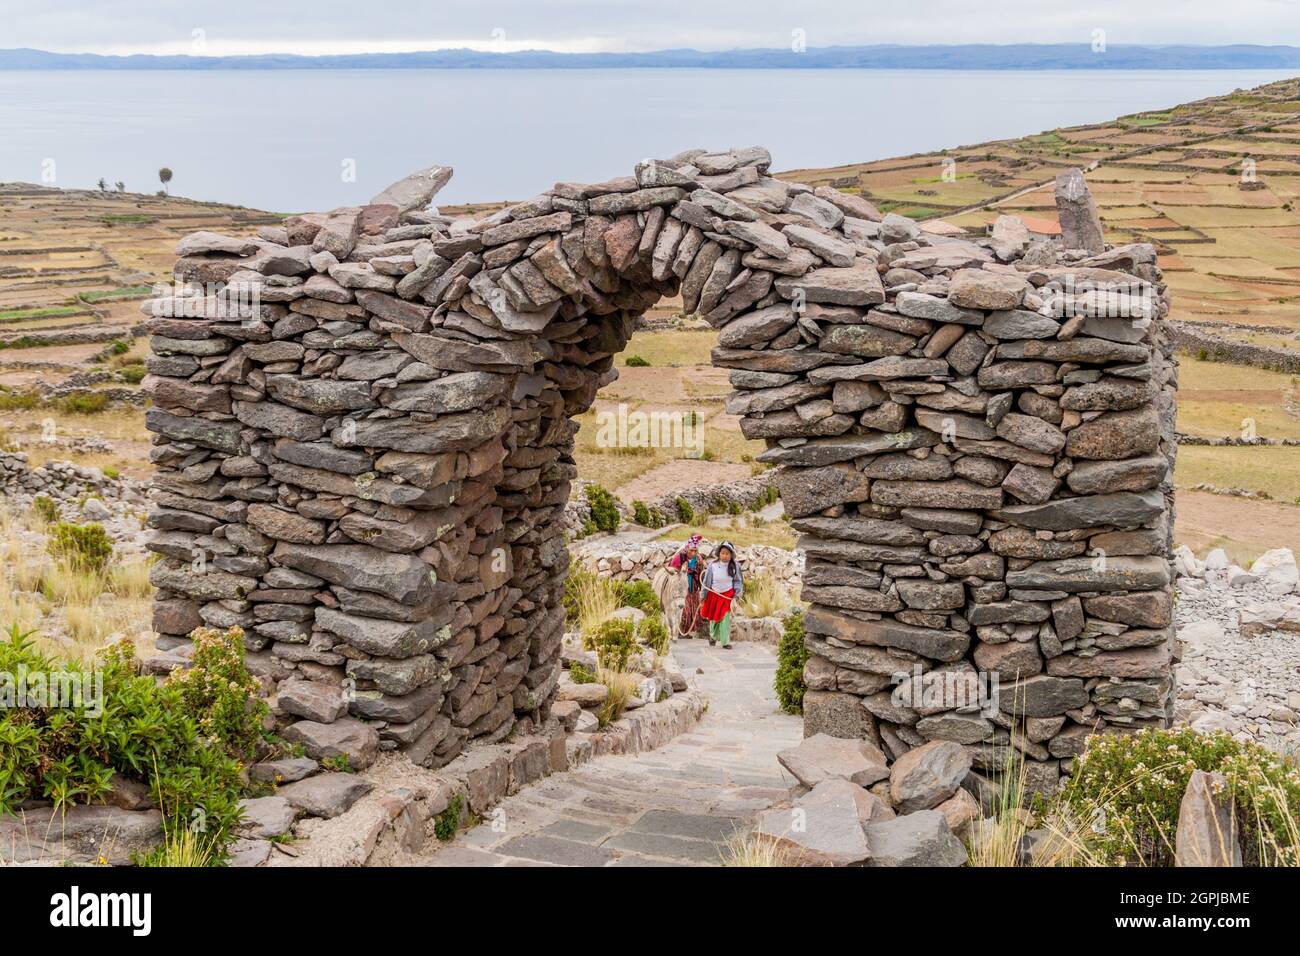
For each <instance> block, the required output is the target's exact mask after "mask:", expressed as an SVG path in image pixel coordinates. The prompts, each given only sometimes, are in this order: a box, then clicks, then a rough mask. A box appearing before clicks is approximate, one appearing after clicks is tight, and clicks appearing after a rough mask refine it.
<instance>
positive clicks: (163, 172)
mask: <svg viewBox="0 0 1300 956" xmlns="http://www.w3.org/2000/svg"><path fill="white" fill-rule="evenodd" d="M158 181H159V182H161V183H162V184H163V192H164V193H166V192H167V184H168V183H169V182H171V181H172V171H171V170H170V169H168V168H167V167H166V166H164V167H163V168H162V169H160V170H158Z"/></svg>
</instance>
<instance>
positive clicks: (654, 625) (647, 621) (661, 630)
mask: <svg viewBox="0 0 1300 956" xmlns="http://www.w3.org/2000/svg"><path fill="white" fill-rule="evenodd" d="M636 637H637V640H639V641H640V642H641V643H642V644H644V645H645V646H646V647H649V648H651V649H653V650H654V652H655V653H656V654H666V653H667V652H668V640H669V637H668V628H667V627H666V626H665V625H664V621H663V616H662V615H660V614H657V613H656V614H650V615H648V616H646V617H644V618H642V619H641V623H640V624H638V625H637V626H636Z"/></svg>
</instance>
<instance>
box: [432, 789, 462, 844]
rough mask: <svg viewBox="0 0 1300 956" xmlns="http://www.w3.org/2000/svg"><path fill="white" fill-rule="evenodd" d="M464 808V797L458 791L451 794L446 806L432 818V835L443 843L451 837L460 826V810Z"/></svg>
mask: <svg viewBox="0 0 1300 956" xmlns="http://www.w3.org/2000/svg"><path fill="white" fill-rule="evenodd" d="M464 809H465V798H464V796H462V795H461V794H459V793H455V794H452V797H451V799H450V800H449V801H447V808H446V809H445V810H443V811H442V813H440V814H438V815H437V816H436V817H434V818H433V835H434V836H436V837H437V838H438V839H439V840H441V841H442V842H443V843H446V842H447V841H448V840H450V839H452V837H454V836H455V835H456V831H457V830H458V829H459V828H460V815H461V811H462V810H464Z"/></svg>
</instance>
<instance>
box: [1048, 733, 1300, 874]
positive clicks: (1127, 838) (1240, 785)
mask: <svg viewBox="0 0 1300 956" xmlns="http://www.w3.org/2000/svg"><path fill="white" fill-rule="evenodd" d="M1193 770H1204V771H1207V772H1214V771H1217V772H1219V773H1222V774H1223V775H1224V777H1225V778H1226V781H1227V791H1226V792H1227V794H1228V795H1229V796H1230V797H1231V800H1232V802H1233V805H1234V807H1235V812H1236V818H1237V823H1238V826H1239V828H1240V831H1241V843H1242V856H1243V859H1244V860H1245V862H1246V864H1247V865H1252V864H1261V863H1263V864H1268V865H1285V866H1296V865H1298V864H1300V842H1298V841H1297V829H1296V814H1297V812H1298V811H1300V770H1298V769H1297V768H1296V767H1295V766H1294V764H1288V763H1287V762H1286V761H1285V760H1284V759H1283V758H1282V757H1281V756H1280V755H1279V754H1277V753H1274V752H1273V751H1271V750H1268V749H1267V748H1265V747H1262V746H1260V745H1259V744H1255V743H1243V742H1241V741H1238V740H1234V739H1233V738H1232V737H1231V736H1229V735H1228V734H1226V733H1222V732H1220V733H1214V734H1198V733H1196V732H1195V731H1193V730H1191V729H1190V728H1181V729H1177V730H1161V729H1155V728H1148V729H1146V730H1142V731H1139V732H1138V733H1135V734H1129V733H1119V734H1099V735H1095V736H1093V737H1090V738H1089V739H1088V747H1087V750H1086V751H1085V752H1084V754H1083V755H1082V756H1081V757H1078V758H1077V759H1076V760H1075V762H1074V772H1073V774H1072V775H1071V776H1070V782H1069V784H1068V785H1067V787H1066V788H1065V790H1064V791H1063V793H1062V795H1061V803H1062V805H1063V806H1064V807H1066V808H1068V810H1069V811H1070V812H1071V813H1072V815H1073V816H1074V817H1075V818H1076V819H1078V820H1080V821H1083V822H1084V823H1085V824H1086V827H1085V828H1084V831H1083V832H1084V833H1085V835H1086V837H1087V839H1088V840H1089V842H1090V844H1092V845H1091V846H1090V849H1092V850H1093V852H1094V854H1095V855H1096V856H1098V857H1100V858H1102V859H1103V860H1104V861H1105V862H1106V863H1109V864H1112V865H1124V864H1139V865H1146V866H1168V865H1170V864H1172V862H1173V853H1174V846H1175V834H1176V833H1177V830H1178V809H1179V806H1180V804H1181V802H1182V798H1183V792H1184V791H1185V790H1186V789H1187V781H1188V779H1189V778H1190V777H1191V775H1192V771H1193Z"/></svg>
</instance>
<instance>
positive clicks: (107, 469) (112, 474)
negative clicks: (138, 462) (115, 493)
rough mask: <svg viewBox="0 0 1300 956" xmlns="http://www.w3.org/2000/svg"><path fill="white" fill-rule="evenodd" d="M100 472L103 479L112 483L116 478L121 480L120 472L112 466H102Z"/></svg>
mask: <svg viewBox="0 0 1300 956" xmlns="http://www.w3.org/2000/svg"><path fill="white" fill-rule="evenodd" d="M100 470H101V471H103V472H104V477H105V478H112V479H113V480H114V481H116V480H117V479H118V478H121V477H122V472H120V471H119V470H118V469H116V468H114V467H113V466H112V465H105V466H104V467H103V468H102V469H100Z"/></svg>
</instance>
